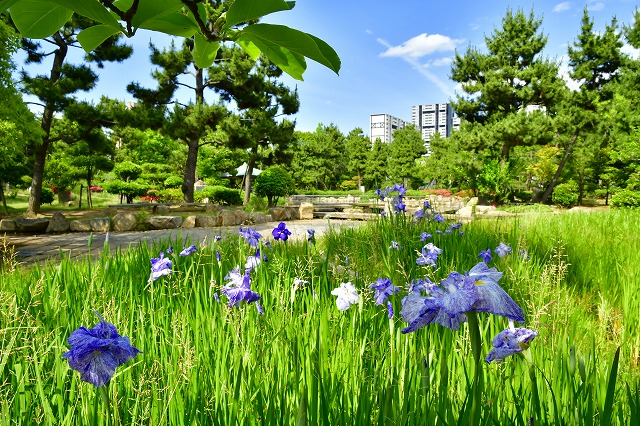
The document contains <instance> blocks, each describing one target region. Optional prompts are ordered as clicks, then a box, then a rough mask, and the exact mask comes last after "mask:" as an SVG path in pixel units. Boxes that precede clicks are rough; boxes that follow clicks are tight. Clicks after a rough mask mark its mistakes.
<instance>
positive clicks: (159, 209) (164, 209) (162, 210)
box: [153, 204, 170, 214]
mask: <svg viewBox="0 0 640 426" xmlns="http://www.w3.org/2000/svg"><path fill="white" fill-rule="evenodd" d="M169 210H170V209H169V206H165V205H164V204H159V205H157V206H153V213H154V214H167V213H169Z"/></svg>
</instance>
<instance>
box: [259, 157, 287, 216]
mask: <svg viewBox="0 0 640 426" xmlns="http://www.w3.org/2000/svg"><path fill="white" fill-rule="evenodd" d="M293 186H294V184H293V178H292V177H291V174H290V173H289V172H288V171H286V170H285V169H283V168H282V167H279V166H272V167H268V168H266V169H265V170H263V171H262V173H260V174H259V175H258V176H257V177H256V182H255V185H254V186H253V190H254V191H255V193H256V195H257V196H258V197H267V200H268V203H269V206H270V207H271V206H274V205H275V204H277V202H278V198H279V197H284V196H285V195H289V194H291V193H292V192H293Z"/></svg>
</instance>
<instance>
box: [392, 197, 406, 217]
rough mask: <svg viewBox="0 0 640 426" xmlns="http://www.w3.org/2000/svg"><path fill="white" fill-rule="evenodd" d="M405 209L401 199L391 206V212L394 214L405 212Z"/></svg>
mask: <svg viewBox="0 0 640 426" xmlns="http://www.w3.org/2000/svg"><path fill="white" fill-rule="evenodd" d="M398 198H400V197H398ZM406 208H407V205H406V204H405V203H403V202H402V199H398V201H397V202H396V203H395V204H394V205H393V210H395V212H396V213H400V212H403V211H405V209H406Z"/></svg>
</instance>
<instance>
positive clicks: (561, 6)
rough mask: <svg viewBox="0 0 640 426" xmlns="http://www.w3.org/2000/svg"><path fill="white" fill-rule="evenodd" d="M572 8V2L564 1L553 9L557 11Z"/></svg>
mask: <svg viewBox="0 0 640 426" xmlns="http://www.w3.org/2000/svg"><path fill="white" fill-rule="evenodd" d="M569 9H571V3H570V2H568V1H563V2H562V3H558V4H556V5H555V7H554V8H553V11H554V12H556V13H560V12H565V11H567V10H569Z"/></svg>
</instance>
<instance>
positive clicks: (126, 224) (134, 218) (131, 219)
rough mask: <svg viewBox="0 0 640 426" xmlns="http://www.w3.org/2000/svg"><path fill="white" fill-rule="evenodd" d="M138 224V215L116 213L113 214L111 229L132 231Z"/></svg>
mask: <svg viewBox="0 0 640 426" xmlns="http://www.w3.org/2000/svg"><path fill="white" fill-rule="evenodd" d="M137 225H138V215H136V214H135V213H131V212H127V213H116V214H115V215H114V216H113V230H114V231H116V232H126V231H133V230H135V229H136V226H137Z"/></svg>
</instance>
